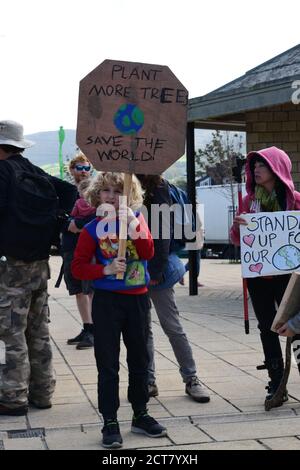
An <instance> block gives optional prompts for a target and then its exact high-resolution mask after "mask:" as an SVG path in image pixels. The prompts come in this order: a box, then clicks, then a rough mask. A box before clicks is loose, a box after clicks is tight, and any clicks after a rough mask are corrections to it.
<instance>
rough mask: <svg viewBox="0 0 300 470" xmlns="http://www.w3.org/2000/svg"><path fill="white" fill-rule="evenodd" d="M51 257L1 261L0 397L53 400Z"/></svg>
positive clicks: (19, 401)
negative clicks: (48, 259) (49, 283)
mask: <svg viewBox="0 0 300 470" xmlns="http://www.w3.org/2000/svg"><path fill="white" fill-rule="evenodd" d="M49 274H50V271H49V265H48V261H47V260H43V261H33V262H31V263H24V262H22V261H17V260H12V259H8V260H7V261H6V262H4V263H1V265H0V347H1V351H2V354H1V357H0V403H2V404H4V405H6V406H9V407H12V408H13V407H17V406H20V405H24V404H27V401H28V399H30V400H32V401H34V402H36V403H37V404H41V405H43V404H46V405H47V404H49V402H50V400H51V397H52V394H53V392H54V388H55V377H54V371H53V367H52V351H51V346H50V337H49V328H48V323H49V307H48V292H47V281H48V279H49V277H50V275H49Z"/></svg>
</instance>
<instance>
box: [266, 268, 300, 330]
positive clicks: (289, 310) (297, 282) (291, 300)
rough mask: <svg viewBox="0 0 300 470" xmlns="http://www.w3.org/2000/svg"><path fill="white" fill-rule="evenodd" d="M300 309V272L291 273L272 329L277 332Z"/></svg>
mask: <svg viewBox="0 0 300 470" xmlns="http://www.w3.org/2000/svg"><path fill="white" fill-rule="evenodd" d="M299 311H300V273H299V272H294V273H293V274H292V275H291V278H290V280H289V283H288V285H287V288H286V290H285V293H284V295H283V297H282V300H281V302H280V305H279V307H278V310H277V312H276V316H275V318H274V320H273V323H272V326H271V330H272V331H274V332H275V333H276V331H277V330H278V328H280V327H281V326H282V325H284V324H285V323H286V322H287V321H288V320H289V319H290V318H291V317H293V316H294V315H296V314H297V313H299Z"/></svg>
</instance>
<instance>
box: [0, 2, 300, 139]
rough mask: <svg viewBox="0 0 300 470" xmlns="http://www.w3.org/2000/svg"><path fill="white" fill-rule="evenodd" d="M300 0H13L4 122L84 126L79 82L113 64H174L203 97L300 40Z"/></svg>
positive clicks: (5, 10) (0, 38)
mask: <svg viewBox="0 0 300 470" xmlns="http://www.w3.org/2000/svg"><path fill="white" fill-rule="evenodd" d="M299 13H300V2H299V0H285V1H284V2H282V0H273V1H270V0H251V1H241V0H226V1H224V0H223V1H222V0H205V1H204V0H185V1H183V0H147V1H146V0H72V2H70V0H10V1H9V2H2V4H1V9H0V15H1V16H0V18H1V22H0V58H1V80H0V84H1V86H0V111H1V112H0V119H13V120H16V121H19V122H21V123H22V124H23V126H24V132H25V134H31V133H35V132H40V131H49V130H56V129H58V128H59V126H64V128H65V129H75V128H76V121H77V104H78V90H79V81H80V80H81V79H82V78H83V77H85V76H86V75H87V74H88V73H89V72H90V71H92V70H93V69H94V68H95V67H97V66H98V65H99V64H100V63H101V62H103V61H104V60H105V59H112V60H124V61H132V62H143V63H148V64H158V65H167V66H168V67H170V69H171V70H172V72H173V73H174V74H175V75H176V76H177V78H178V79H179V80H180V81H181V83H182V84H183V85H184V86H185V87H186V88H187V89H188V90H189V97H190V98H193V97H196V96H202V95H204V94H206V93H208V92H210V91H212V90H214V89H216V88H218V87H220V86H222V85H224V84H225V83H228V82H229V81H231V80H233V79H235V78H237V77H239V76H241V75H243V74H244V73H245V72H246V71H248V70H249V69H251V68H253V67H255V66H257V65H259V64H261V63H263V62H265V61H267V60H269V59H271V58H273V57H274V56H276V55H278V54H280V53H281V52H284V51H286V50H287V49H290V48H291V47H293V46H296V45H297V44H299V43H300V33H299V31H300V28H299V26H300V25H299V18H300V14H299Z"/></svg>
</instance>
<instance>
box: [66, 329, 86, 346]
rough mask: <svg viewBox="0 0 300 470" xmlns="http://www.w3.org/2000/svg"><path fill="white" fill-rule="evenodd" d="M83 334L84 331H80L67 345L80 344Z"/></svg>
mask: <svg viewBox="0 0 300 470" xmlns="http://www.w3.org/2000/svg"><path fill="white" fill-rule="evenodd" d="M84 333H85V331H84V330H81V332H80V333H79V335H77V336H75V338H70V339H68V341H67V344H78V343H80V341H81V340H82V338H83V335H84Z"/></svg>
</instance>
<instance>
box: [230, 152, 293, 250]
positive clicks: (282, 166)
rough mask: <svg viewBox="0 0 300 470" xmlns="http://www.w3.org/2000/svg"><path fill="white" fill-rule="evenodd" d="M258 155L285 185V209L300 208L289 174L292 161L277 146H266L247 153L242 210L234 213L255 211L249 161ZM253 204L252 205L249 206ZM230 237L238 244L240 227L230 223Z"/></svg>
mask: <svg viewBox="0 0 300 470" xmlns="http://www.w3.org/2000/svg"><path fill="white" fill-rule="evenodd" d="M256 155H259V156H260V157H262V158H263V159H264V160H265V161H266V162H267V163H268V165H269V167H270V168H271V170H272V171H273V173H274V174H275V175H276V176H277V177H278V178H279V179H280V180H281V181H282V182H283V184H284V185H285V187H286V210H287V211H289V210H300V193H298V192H297V191H295V187H294V183H293V180H292V176H291V170H292V163H291V160H290V159H289V156H288V155H287V154H286V153H285V152H284V151H283V150H281V149H279V148H277V147H268V148H266V149H262V150H258V151H256V152H250V153H248V155H247V161H246V168H245V172H246V191H247V195H246V196H245V197H244V198H243V205H242V210H240V208H239V210H238V211H237V213H236V215H239V214H241V213H242V212H246V213H251V212H252V213H253V212H255V208H254V205H253V204H252V203H253V202H254V201H255V193H254V190H253V187H254V185H253V178H252V172H251V170H250V161H251V159H252V158H253V157H255V156H256ZM251 206H253V207H251ZM230 237H231V240H232V243H234V244H235V245H239V244H240V229H239V226H237V225H232V227H231V230H230Z"/></svg>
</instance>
